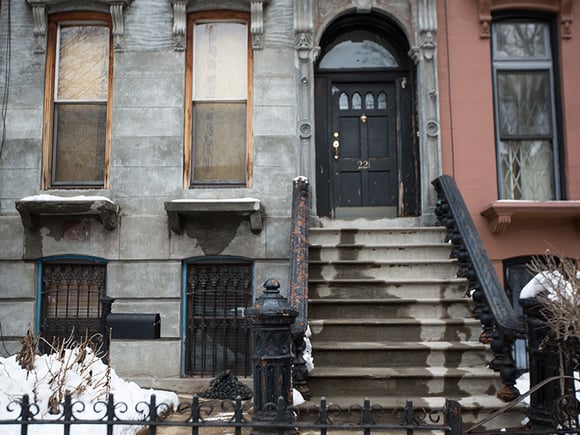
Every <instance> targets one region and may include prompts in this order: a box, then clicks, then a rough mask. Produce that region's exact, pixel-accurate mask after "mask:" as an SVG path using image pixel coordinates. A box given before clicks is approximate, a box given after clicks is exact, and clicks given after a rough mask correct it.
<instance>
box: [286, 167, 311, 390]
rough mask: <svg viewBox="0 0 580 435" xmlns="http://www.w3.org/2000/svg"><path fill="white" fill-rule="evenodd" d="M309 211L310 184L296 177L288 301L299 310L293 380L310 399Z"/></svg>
mask: <svg viewBox="0 0 580 435" xmlns="http://www.w3.org/2000/svg"><path fill="white" fill-rule="evenodd" d="M309 212H310V196H309V182H308V179H307V178H305V177H298V178H295V179H294V181H293V184H292V223H291V231H290V274H289V300H290V304H291V305H292V306H293V307H294V309H296V311H298V317H296V320H295V322H294V324H293V326H292V335H293V340H292V341H293V344H294V351H295V360H294V362H293V372H292V379H293V385H294V388H296V389H297V390H298V391H299V392H300V393H301V394H302V396H303V397H304V398H305V399H310V396H311V394H310V389H309V388H308V384H307V379H308V369H307V368H306V362H305V360H304V358H303V355H304V350H305V342H304V336H305V334H306V330H307V328H308V217H309Z"/></svg>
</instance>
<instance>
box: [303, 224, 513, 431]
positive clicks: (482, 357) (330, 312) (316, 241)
mask: <svg viewBox="0 0 580 435" xmlns="http://www.w3.org/2000/svg"><path fill="white" fill-rule="evenodd" d="M444 237H445V230H444V229H443V228H439V227H428V228H427V227H416V226H415V227H392V228H386V227H385V228H382V227H381V228H360V227H359V228H339V227H335V228H311V229H310V253H309V255H310V259H309V322H310V328H311V332H312V337H311V341H312V348H313V357H314V366H315V368H314V370H313V371H312V372H311V373H310V379H309V386H310V389H311V392H312V395H313V397H312V400H311V402H315V403H316V402H317V401H319V399H320V397H321V396H325V397H326V398H327V401H328V402H332V403H335V404H338V405H340V406H341V407H347V406H349V405H353V404H361V403H362V400H363V398H365V397H366V398H369V399H370V400H371V403H372V404H378V405H382V406H383V407H385V408H387V409H394V408H395V407H399V406H403V405H404V404H405V401H406V400H412V401H413V403H414V405H415V406H422V407H425V408H427V409H430V408H441V407H442V406H443V404H444V401H445V398H452V399H455V400H458V401H459V402H460V404H461V406H462V410H463V413H464V421H465V422H469V421H478V420H481V419H482V418H484V417H485V416H487V415H488V413H489V412H491V411H494V410H496V409H498V408H500V407H502V406H504V405H505V403H503V402H501V401H500V400H499V399H497V398H496V396H495V395H496V393H497V391H499V389H501V388H502V383H501V381H500V378H499V375H498V374H497V373H495V372H493V371H492V370H490V369H489V368H488V367H487V363H488V361H489V360H491V357H492V354H491V352H490V351H489V350H488V346H485V345H483V344H481V343H480V342H479V335H480V332H481V324H480V323H479V321H478V320H476V319H473V318H472V315H471V309H472V305H471V304H472V302H471V300H470V299H469V298H466V297H465V296H464V295H465V292H466V290H467V284H466V281H465V280H464V279H461V278H457V277H456V272H457V264H456V262H455V260H453V259H450V258H449V256H450V252H451V245H448V244H446V243H445V242H444ZM521 412H522V409H521V407H520V408H516V409H515V410H513V411H512V412H511V413H507V414H504V415H502V417H501V419H499V420H498V421H494V422H493V423H492V427H506V426H509V427H515V426H519V425H520V421H521V418H522V413H521ZM498 425H499V426H498Z"/></svg>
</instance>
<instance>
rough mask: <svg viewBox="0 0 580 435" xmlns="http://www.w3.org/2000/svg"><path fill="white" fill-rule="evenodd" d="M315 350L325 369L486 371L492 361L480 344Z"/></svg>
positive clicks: (345, 345) (340, 345)
mask: <svg viewBox="0 0 580 435" xmlns="http://www.w3.org/2000/svg"><path fill="white" fill-rule="evenodd" d="M345 340H346V339H345ZM312 346H313V347H314V348H316V354H315V360H314V363H315V365H316V366H321V367H330V366H336V367H360V366H363V365H364V366H365V367H405V366H413V365H415V366H419V365H420V366H424V367H437V366H439V367H447V368H461V367H485V366H486V365H487V363H488V362H489V359H490V358H491V354H490V352H489V347H488V346H486V345H484V344H482V343H479V342H464V341H453V342H449V341H426V342H415V341H412V342H409V341H405V342H401V341H382V342H381V341H371V342H369V341H364V342H353V341H319V340H313V341H312Z"/></svg>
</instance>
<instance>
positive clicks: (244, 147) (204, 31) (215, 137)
mask: <svg viewBox="0 0 580 435" xmlns="http://www.w3.org/2000/svg"><path fill="white" fill-rule="evenodd" d="M230 15H231V14H228V17H229V18H228V19H227V20H218V19H213V18H211V19H209V18H207V16H206V15H202V16H197V15H193V16H192V18H191V20H190V47H191V48H190V52H191V55H190V58H191V66H190V68H191V83H190V84H188V86H190V87H191V125H190V126H186V128H187V129H188V130H190V131H191V133H189V132H186V135H188V134H191V149H190V150H186V156H187V155H189V159H190V161H189V162H188V166H189V167H190V171H189V173H188V174H187V178H188V179H189V184H190V185H191V186H193V185H212V184H229V185H239V186H244V185H246V182H247V179H248V152H249V151H248V148H249V146H248V131H249V129H248V121H249V116H248V111H249V104H248V100H249V98H248V95H249V88H248V71H249V58H248V25H247V23H246V22H245V21H243V20H242V19H241V18H239V17H241V16H242V15H241V14H237V13H236V14H233V15H231V16H230Z"/></svg>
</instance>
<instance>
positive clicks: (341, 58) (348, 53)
mask: <svg viewBox="0 0 580 435" xmlns="http://www.w3.org/2000/svg"><path fill="white" fill-rule="evenodd" d="M396 66H398V62H397V60H396V59H395V57H394V56H393V55H392V54H391V52H390V51H389V50H387V49H386V48H385V47H383V46H382V45H380V44H379V43H377V42H375V41H370V40H363V41H343V42H340V43H339V44H337V45H335V46H334V47H333V48H332V49H331V50H330V51H329V52H328V53H326V54H325V55H324V57H323V58H322V60H321V61H320V69H342V68H392V67H396Z"/></svg>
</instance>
